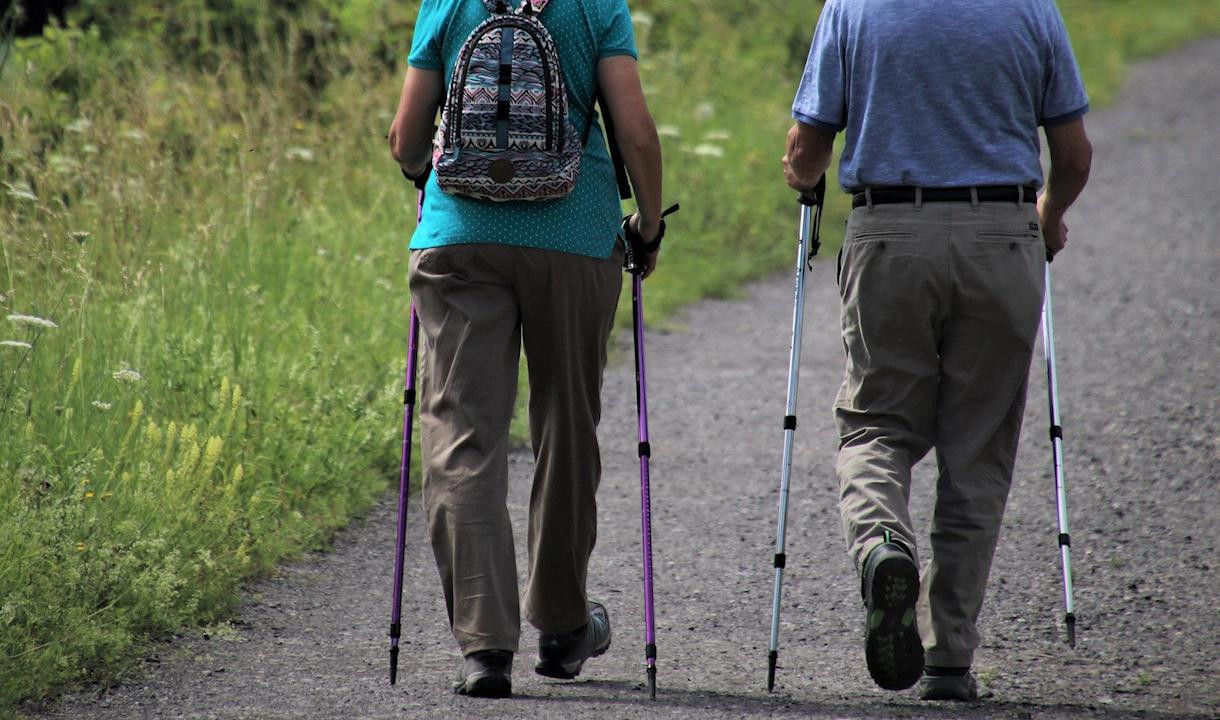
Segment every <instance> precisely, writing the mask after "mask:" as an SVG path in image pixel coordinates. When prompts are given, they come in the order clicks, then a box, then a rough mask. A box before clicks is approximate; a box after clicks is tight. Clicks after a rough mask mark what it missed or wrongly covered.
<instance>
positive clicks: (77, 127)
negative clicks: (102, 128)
mask: <svg viewBox="0 0 1220 720" xmlns="http://www.w3.org/2000/svg"><path fill="white" fill-rule="evenodd" d="M91 127H93V122H92V121H91V120H90V119H89V118H84V117H82V118H76V119H75V120H73V121H72V122H70V123H68V124H67V125H65V126H64V130H67V131H68V132H70V133H77V134H78V135H79V134H81V133H83V132H85V131H86V130H88V129H89V128H91Z"/></svg>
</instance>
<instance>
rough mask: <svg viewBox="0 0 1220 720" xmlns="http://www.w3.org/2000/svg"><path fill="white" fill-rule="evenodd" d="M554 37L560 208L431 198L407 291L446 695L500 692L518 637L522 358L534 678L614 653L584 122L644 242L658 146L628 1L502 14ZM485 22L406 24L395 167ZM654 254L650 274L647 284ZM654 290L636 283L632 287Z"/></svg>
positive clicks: (603, 297) (618, 273) (601, 209)
mask: <svg viewBox="0 0 1220 720" xmlns="http://www.w3.org/2000/svg"><path fill="white" fill-rule="evenodd" d="M526 1H528V2H529V3H530V8H529V12H531V13H535V14H536V15H537V18H538V19H539V20H540V21H541V22H542V24H543V25H544V26H545V27H546V29H547V31H548V32H549V33H550V34H551V35H552V36H553V38H554V42H555V46H556V48H557V51H558V55H559V60H560V66H561V68H562V73H563V78H564V80H565V82H566V85H567V90H568V106H569V107H568V112H569V118H570V120H571V124H572V126H573V127H577V128H586V127H587V128H589V132H588V134H587V140H586V145H585V147H584V152H583V155H582V157H581V165H580V172H579V176H578V179H577V182H576V186H575V188H574V189H573V190H572V192H571V194H569V195H567V196H566V197H563V198H562V199H555V200H545V201H535V202H521V201H518V202H491V201H488V200H480V199H474V198H470V197H463V196H459V195H450V194H447V193H445V192H442V191H441V190H440V188H439V187H438V185H437V181H436V178H435V176H433V178H432V179H430V180H429V181H428V183H427V186H426V192H425V200H424V206H423V219H422V221H421V223H420V224H419V226H418V227H417V228H416V231H415V233H414V235H413V236H412V238H411V244H410V250H411V259H410V267H409V271H408V279H409V283H410V288H411V296H412V299H413V301H414V303H415V308H416V311H417V313H418V316H419V321H420V328H421V330H422V335H423V346H422V347H423V352H422V363H421V380H422V386H421V389H422V397H421V405H420V428H421V447H422V450H423V468H424V483H423V495H424V508H425V510H424V511H425V514H426V516H427V519H428V529H429V533H430V536H431V540H432V548H433V553H434V555H435V557H436V563H437V568H438V569H439V571H440V575H441V583H442V586H443V588H444V593H445V605H446V607H447V609H448V611H449V620H450V627H451V629H452V631H453V635H454V637H455V638H456V639H457V641H458V644H459V646H460V647H461V651H462V655H463V658H464V659H463V665H462V669H461V674H460V676H459V679H458V682H457V684H456V686H455V690H456V691H457V692H459V693H463V694H467V695H474V696H481V697H505V696H508V695H510V694H511V692H512V685H511V672H512V660H513V654H514V653H515V652H516V651H517V649H518V648H517V646H518V640H519V637H520V633H521V629H520V608H519V604H518V596H517V564H516V558H515V553H514V550H513V535H512V529H511V527H510V525H509V518H508V511H507V507H506V501H507V485H508V457H507V452H508V429H509V422H510V420H511V419H512V415H513V407H514V398H515V395H516V389H517V365H518V361H519V357H520V353H521V349H522V347H523V346H524V350H525V355H526V358H527V360H528V364H529V429H530V438H531V441H532V446H533V451H534V458H535V461H536V470H535V473H534V482H533V491H532V493H531V495H530V508H529V563H528V566H529V577H528V580H527V583H526V592H525V598H524V605H525V608H524V609H525V616H526V618H527V619H528V620H529V621H530V623H531V624H533V625H534V626H535V627H536V628H538V630H539V649H538V653H539V659H538V663H537V664H536V666H535V671H536V672H538V673H539V674H542V675H546V676H549V677H557V678H572V677H575V676H576V675H577V674H579V673H580V671H581V669H582V666H583V664H584V662H585V661H586V660H587V659H589V658H590V657H594V656H597V655H600V654H601V653H602V652H604V651H605V650H606V648H607V647H608V646H609V644H610V621H609V616H608V614H607V612H606V609H605V607H604V606H602V605H601V604H599V603H595V602H590V601H589V600H588V598H587V596H586V588H585V585H586V582H585V581H586V574H587V569H588V563H589V556H590V553H592V551H593V544H594V540H595V538H596V534H597V506H596V502H595V493H596V491H597V486H598V483H599V481H600V479H601V462H600V459H599V455H598V444H597V432H596V431H597V423H598V421H599V419H600V417H601V378H602V372H603V370H604V369H605V365H606V350H607V344H608V342H609V337H610V330H611V327H612V325H613V321H614V313H615V308H616V306H617V304H618V298H619V291H620V288H621V283H622V264H623V257H622V250H621V249H620V247H619V245H618V241H617V234H618V228H619V221H620V219H621V209H620V205H619V196H618V191H617V186H616V184H615V175H614V170H613V168H612V165H611V161H610V158H609V155H608V154H607V150H606V144H605V142H604V141H603V137H602V130H601V128H600V126H599V124H598V122H597V119H596V116H595V115H594V112H593V106H594V97H595V94H596V92H595V91H596V90H597V89H600V91H601V94H602V96H603V97H604V98H605V99H606V102H607V104H608V107H607V108H606V111H607V112H609V113H610V117H611V119H612V120H613V121H614V123H613V125H614V128H615V136H616V139H617V141H618V144H619V146H620V148H621V149H622V155H623V160H624V161H625V164H626V169H627V172H628V174H629V176H630V178H631V181H632V184H633V186H634V188H635V193H636V200H637V205H638V209H639V210H638V212H636V213H635V214H634V215H633V216H632V218H631V220H630V223H631V225H632V228H633V229H634V230H636V231H637V232H638V233H639V234H640V236H641V237H642V238H643V240H644V242H645V243H651V242H652V240H653V239H654V238H656V236H657V234H658V232H659V231H660V227H661V147H660V142H659V140H658V139H657V132H656V127H655V125H654V123H653V120H652V116H651V115H650V114H649V112H648V107H647V104H646V103H645V99H644V93H643V90H642V88H641V85H640V77H639V72H638V68H637V64H636V47H635V39H634V35H633V32H632V26H631V16H630V14H629V12H628V9H627V3H626V0H560V1H558V2H551V3H549V4H548V3H547V2H546V1H545V0H512V2H511V3H505V4H506V5H507V4H511V5H513V7H512V9H513V10H518V9H519V8H524V7H525V2H526ZM495 9H497V8H496V6H495V4H494V3H491V4H490V5H489V4H488V3H485V2H480V1H479V0H424V1H423V3H422V5H421V7H420V11H419V17H418V20H417V21H416V24H415V33H414V37H413V39H412V43H411V54H410V57H409V58H408V69H407V73H406V78H405V80H404V82H403V88H402V96H401V100H400V103H399V107H398V112H397V114H396V116H395V118H394V121H393V124H392V125H391V127H390V132H389V141H390V149H391V153H392V155H393V156H394V158H395V160H397V161H398V163H399V165H401V167H402V169H403V171H404V172H405V173H407V174H408V175H409V176H413V177H418V176H420V175H422V174H423V173H424V172H425V171H426V168H427V167H428V163H429V161H430V159H431V154H432V130H433V124H434V122H435V121H436V113H437V110H438V106H439V103H440V101H441V98H442V93H443V92H444V88H445V86H446V82H447V80H448V79H449V78H450V77H451V75H452V73H453V72H454V66H455V64H456V62H457V57H458V54H459V51H460V50H461V48H462V45H463V44H464V43H465V41H466V38H467V37H468V36H469V35H470V34H471V31H472V30H474V29H475V28H476V26H478V25H479V24H481V23H482V22H483V21H485V20H487V19H488V18H489V17H490V14H489V11H490V10H495ZM656 260H657V256H656V253H655V252H653V253H651V254H649V255H648V257H647V258H646V267H647V273H651V272H652V270H653V269H654V268H655V267H656ZM645 276H647V274H646V275H645Z"/></svg>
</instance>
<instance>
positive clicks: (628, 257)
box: [622, 203, 681, 275]
mask: <svg viewBox="0 0 1220 720" xmlns="http://www.w3.org/2000/svg"><path fill="white" fill-rule="evenodd" d="M679 209H681V206H680V205H679V204H678V203H674V204H673V205H670V206H669V207H668V208H667V209H666V210H665V212H663V213H661V229H660V230H658V231H657V236H656V237H655V238H653V239H652V242H648V243H646V242H644V238H643V236H641V235H640V233H639V231H638V230H636V229H635V228H633V227H631V216H630V215H625V216H623V224H622V229H623V240H624V241H625V242H624V245H625V248H626V251H625V253H624V255H623V268H624V269H626V270H627V272H629V273H631V274H633V275H638V274H640V273H642V272H644V258H645V257H647V256H648V255H650V254H651V253H654V252H656V251H657V250H660V249H661V241H662V240H664V239H665V216H666V215H672V214H674V213H676V212H678V210H679Z"/></svg>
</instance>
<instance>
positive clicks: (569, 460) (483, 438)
mask: <svg viewBox="0 0 1220 720" xmlns="http://www.w3.org/2000/svg"><path fill="white" fill-rule="evenodd" d="M408 276H409V281H410V287H411V295H412V297H413V299H414V302H415V308H416V311H417V313H418V314H419V321H420V328H421V330H422V343H421V356H420V374H421V391H422V396H421V399H420V429H421V432H420V440H421V447H422V450H423V468H424V484H423V495H424V512H425V514H426V515H427V519H428V530H429V533H430V536H431V540H432V550H433V553H434V555H435V556H436V565H437V569H438V570H439V571H440V576H441V584H442V586H443V587H444V592H445V604H446V607H447V608H448V611H449V621H450V626H451V628H452V630H453V635H454V637H456V638H457V641H458V644H459V645H460V646H461V648H462V653H463V654H464V655H465V654H470V653H472V652H476V651H479V650H510V651H513V652H516V650H517V642H518V639H519V636H520V632H521V629H520V625H521V623H520V610H519V605H518V599H517V592H518V590H517V564H516V557H515V552H514V549H513V535H512V528H511V527H510V524H509V516H508V509H507V506H506V502H507V493H508V427H509V422H510V420H511V419H512V415H513V404H514V400H515V397H516V388H517V364H518V361H519V359H520V354H521V346H522V343H524V346H525V354H526V358H527V360H528V364H529V384H530V388H529V390H530V396H529V427H530V437H531V439H532V444H533V450H534V458H535V462H536V469H535V472H534V483H533V489H532V492H531V495H530V508H529V579H528V581H527V588H526V592H525V615H526V618H527V619H528V620H529V621H530V623H532V624H533V625H534V626H535V627H537V628H538V629H539V630H541V631H544V632H552V633H560V632H569V631H572V630H576V629H578V628H580V627H582V626H583V625H584V624H585V623H586V622H588V608H587V606H586V603H585V574H586V570H587V567H588V562H589V555H590V553H591V552H592V551H593V544H594V542H595V540H596V536H597V506H596V504H595V499H594V495H595V493H596V491H597V485H598V482H599V480H600V478H601V460H600V456H599V454H598V444H597V423H598V421H599V420H600V418H601V379H602V371H603V370H604V369H605V366H606V348H607V343H608V341H609V337H610V329H611V325H612V323H613V321H614V311H615V308H616V306H617V304H618V298H619V290H620V288H621V284H622V255H621V253H620V252H618V251H616V252H615V253H614V254H613V255H612V256H611V258H610V259H608V260H599V259H595V258H589V257H583V256H579V255H572V254H569V253H562V252H555V251H550V250H536V249H531V248H521V247H512V246H504V245H491V244H474V245H454V246H448V247H440V248H432V249H427V250H419V251H415V252H412V253H411V262H410V269H409V273H408Z"/></svg>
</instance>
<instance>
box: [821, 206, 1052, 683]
mask: <svg viewBox="0 0 1220 720" xmlns="http://www.w3.org/2000/svg"><path fill="white" fill-rule="evenodd" d="M1045 252H1046V251H1045V249H1044V247H1043V242H1042V237H1041V233H1040V230H1039V225H1038V217H1037V213H1036V211H1035V209H1034V205H1033V204H1031V203H1026V204H1024V205H1018V204H1017V203H1015V202H1014V203H994V202H991V203H976V204H973V205H972V204H971V203H968V202H965V203H926V204H922V205H920V206H916V205H914V204H892V205H875V206H873V207H872V208H868V207H862V208H859V209H856V210H854V211H853V212H852V214H851V216H850V218H849V220H848V223H847V233H846V237H845V241H844V245H843V250H842V255H841V258H840V259H841V271H840V278H839V292H840V295H841V298H842V329H843V345H844V348H845V350H846V353H847V371H846V373H845V376H844V379H843V385H842V387H841V389H840V390H839V394H838V397H837V398H836V400H835V411H834V413H835V421H836V424H837V426H838V429H839V438H840V450H839V456H838V462H837V468H836V469H837V472H838V477H839V486H840V510H841V512H842V515H843V527H844V531H845V534H846V537H847V544H848V549H849V552H850V554H851V556H852V557H853V559H854V560H855V562H856V566H857V568H858V569H859V568H862V566H863V562H864V560H865V558H866V557H867V555H868V552H869V551H870V550H872V548H873V547H875V546H876V545H877V544H878V543H880V542H881V541H882V538H883V536H884V534H885V533H886V532H887V531H888V532H889V533H891V535H892V537H893V539H894V541H895V542H899V543H901V544H903V545H905V546H906V547H908V548H909V549H910V550H911V551H912V553H914V552H915V550H916V542H915V533H914V531H913V530H912V528H911V519H910V516H909V514H908V511H907V502H908V500H909V498H910V486H911V467H912V466H913V465H914V464H915V463H916V462H918V461H919V460H920V458H922V457H923V456H924V455H925V454H926V453H927V452H928V450H929V449H932V448H935V449H936V461H937V466H938V469H939V477H938V478H937V482H936V503H935V508H934V511H933V518H932V528H931V559H930V562H929V563H928V565H927V568H926V569H925V570H924V573H923V577H922V580H921V583H920V584H921V596H920V601H919V609H918V622H919V629H920V635H921V637H922V638H923V643H924V648H925V651H926V658H927V659H926V662H927V664H929V665H934V666H945V667H964V666H968V665H970V664H971V662H972V660H973V655H974V650H975V648H976V647H977V646H978V642H979V639H978V632H977V630H976V628H975V623H976V621H977V619H978V615H979V610H980V608H981V607H982V602H983V595H984V591H985V588H986V584H987V575H988V572H989V571H990V568H991V559H992V555H993V553H994V551H995V546H996V540H997V538H998V537H999V531H1000V521H1001V519H1002V517H1003V514H1004V505H1005V502H1006V501H1007V498H1008V489H1009V485H1010V483H1011V481H1012V471H1013V462H1014V459H1015V456H1016V450H1017V439H1018V435H1019V433H1020V429H1021V414H1022V411H1023V409H1024V405H1025V390H1026V384H1027V379H1028V375H1029V365H1030V358H1031V355H1032V353H1033V347H1034V339H1035V335H1036V334H1037V331H1038V324H1039V321H1040V313H1041V307H1042V293H1043V270H1042V268H1043V265H1042V264H1043V262H1044V261H1045Z"/></svg>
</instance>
